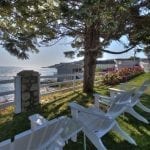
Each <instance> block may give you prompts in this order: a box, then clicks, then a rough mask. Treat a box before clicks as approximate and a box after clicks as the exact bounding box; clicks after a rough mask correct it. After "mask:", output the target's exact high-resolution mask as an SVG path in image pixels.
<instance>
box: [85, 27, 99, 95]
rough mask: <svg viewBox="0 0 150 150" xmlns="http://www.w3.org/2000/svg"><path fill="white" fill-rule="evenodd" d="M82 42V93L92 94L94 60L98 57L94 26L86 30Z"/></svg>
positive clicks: (97, 36)
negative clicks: (83, 48)
mask: <svg viewBox="0 0 150 150" xmlns="http://www.w3.org/2000/svg"><path fill="white" fill-rule="evenodd" d="M84 40H85V42H84V46H85V55H84V82H83V92H85V93H92V92H93V88H94V78H95V69H96V58H97V55H98V50H97V49H96V47H97V46H98V45H99V33H98V31H96V29H95V27H94V26H90V27H89V28H87V29H86V34H85V38H84Z"/></svg>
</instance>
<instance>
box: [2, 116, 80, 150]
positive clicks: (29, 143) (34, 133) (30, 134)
mask: <svg viewBox="0 0 150 150" xmlns="http://www.w3.org/2000/svg"><path fill="white" fill-rule="evenodd" d="M37 116H38V115H36V117H37ZM34 119H35V116H34ZM40 119H41V118H40ZM40 119H39V118H37V124H36V122H35V120H34V126H32V125H31V129H30V130H27V131H25V132H22V133H20V134H18V135H16V136H15V139H14V141H13V142H11V140H10V139H9V140H6V141H3V142H1V143H0V150H62V149H63V147H64V145H65V142H66V141H67V140H68V139H69V138H73V137H74V136H75V137H76V135H77V133H78V132H79V131H80V130H81V127H80V126H79V125H78V124H77V123H76V122H75V121H73V119H70V118H68V117H65V116H62V117H60V118H57V119H53V120H51V121H46V120H45V119H43V120H42V119H41V120H40ZM42 121H43V122H42ZM70 124H73V125H74V126H71V127H70Z"/></svg>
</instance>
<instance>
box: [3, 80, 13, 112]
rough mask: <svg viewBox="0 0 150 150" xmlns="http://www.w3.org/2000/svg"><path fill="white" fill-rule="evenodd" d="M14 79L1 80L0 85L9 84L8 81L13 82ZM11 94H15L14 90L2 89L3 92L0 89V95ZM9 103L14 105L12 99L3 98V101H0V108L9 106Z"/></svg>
mask: <svg viewBox="0 0 150 150" xmlns="http://www.w3.org/2000/svg"><path fill="white" fill-rule="evenodd" d="M14 81H15V80H14V79H10V80H1V81H0V85H4V84H10V83H13V84H14ZM12 94H15V90H10V91H4V92H1V91H0V97H3V96H7V95H12ZM11 105H14V100H10V101H8V100H7V99H4V101H3V102H1V103H0V109H1V108H5V107H8V106H11Z"/></svg>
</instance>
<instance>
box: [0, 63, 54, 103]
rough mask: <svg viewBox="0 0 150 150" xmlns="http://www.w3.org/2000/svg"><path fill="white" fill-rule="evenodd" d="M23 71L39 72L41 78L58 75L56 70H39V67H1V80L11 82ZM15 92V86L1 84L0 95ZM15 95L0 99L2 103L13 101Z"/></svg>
mask: <svg viewBox="0 0 150 150" xmlns="http://www.w3.org/2000/svg"><path fill="white" fill-rule="evenodd" d="M22 70H34V71H38V72H39V73H40V75H41V76H48V75H54V74H55V73H56V69H53V68H40V67H39V68H38V67H4V66H0V80H9V79H14V77H15V76H16V75H17V73H18V72H20V71H22ZM10 90H14V84H13V83H12V84H11V83H9V84H0V93H1V92H6V91H10ZM12 98H13V95H8V96H3V97H0V102H3V101H5V100H6V99H7V100H9V99H12Z"/></svg>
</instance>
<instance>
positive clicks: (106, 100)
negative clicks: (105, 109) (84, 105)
mask: <svg viewBox="0 0 150 150" xmlns="http://www.w3.org/2000/svg"><path fill="white" fill-rule="evenodd" d="M93 96H94V105H95V106H96V107H97V108H99V103H102V104H105V105H109V103H110V102H111V100H112V98H111V97H108V96H102V95H100V94H94V95H93Z"/></svg>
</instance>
